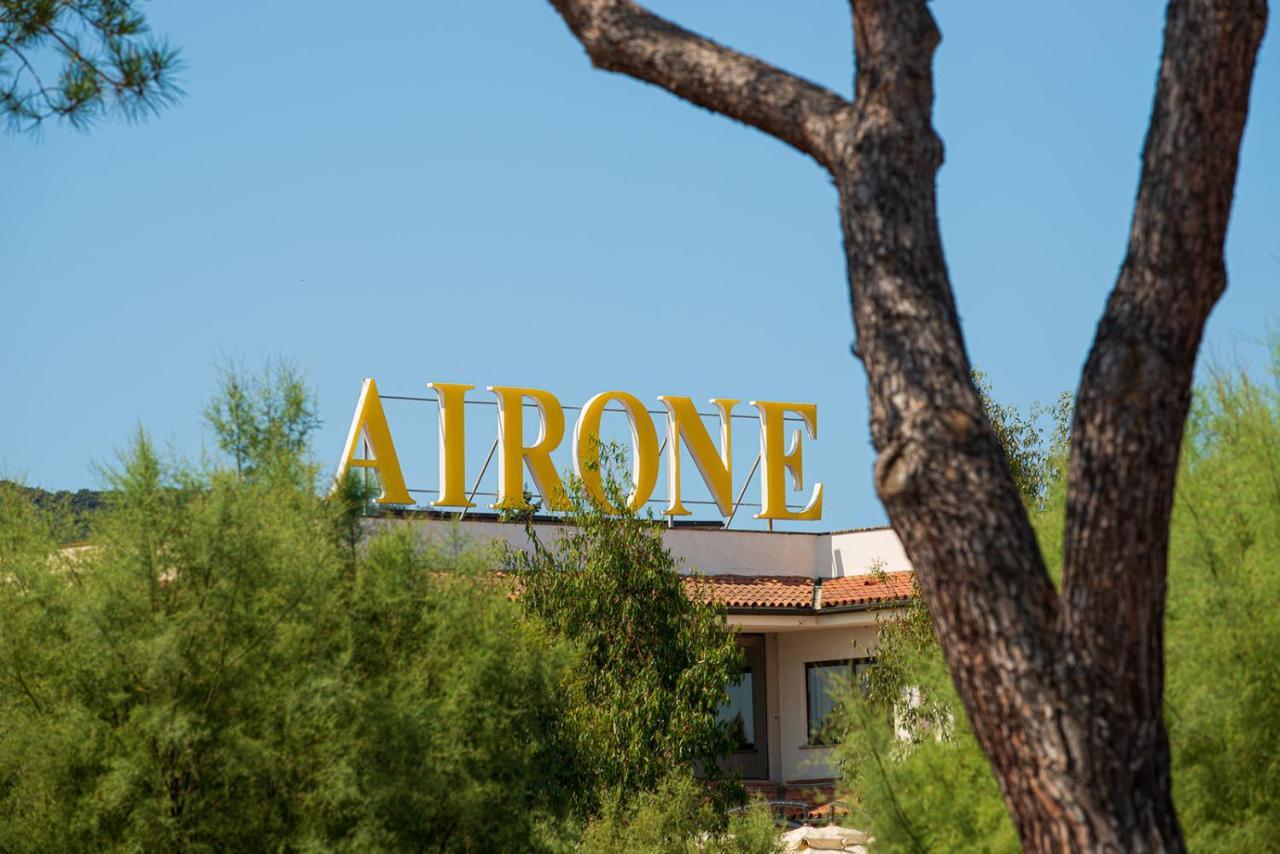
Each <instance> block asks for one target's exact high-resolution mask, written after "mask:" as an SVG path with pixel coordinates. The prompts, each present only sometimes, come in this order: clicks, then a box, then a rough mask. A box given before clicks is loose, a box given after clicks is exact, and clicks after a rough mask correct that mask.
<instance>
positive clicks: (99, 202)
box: [0, 0, 1280, 528]
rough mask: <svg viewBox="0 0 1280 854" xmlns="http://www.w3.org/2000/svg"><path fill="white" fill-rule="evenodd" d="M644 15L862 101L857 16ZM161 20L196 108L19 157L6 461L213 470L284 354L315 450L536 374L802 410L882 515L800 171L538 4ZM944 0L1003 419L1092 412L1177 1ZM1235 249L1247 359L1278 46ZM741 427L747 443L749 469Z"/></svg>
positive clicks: (839, 279) (51, 479)
mask: <svg viewBox="0 0 1280 854" xmlns="http://www.w3.org/2000/svg"><path fill="white" fill-rule="evenodd" d="M654 6H655V8H656V9H657V11H659V12H661V13H663V14H667V15H670V16H672V17H675V18H676V19H677V20H679V21H681V22H682V23H683V24H685V25H686V26H690V27H692V28H694V29H697V30H700V31H702V32H704V33H706V34H708V35H711V36H712V37H714V38H717V39H718V40H720V41H722V42H726V43H728V44H730V45H733V46H735V47H738V48H740V49H744V50H746V51H749V52H753V53H756V54H758V55H761V56H763V57H765V58H767V59H769V60H771V61H773V62H775V63H777V64H780V65H782V66H784V67H787V68H790V69H792V70H794V71H797V72H799V73H801V74H803V75H805V76H807V77H810V78H811V79H814V80H817V81H819V82H821V83H823V84H825V85H827V86H830V87H832V88H834V89H836V90H837V91H840V92H846V93H847V92H848V91H849V89H850V79H851V74H852V60H851V46H850V45H851V39H850V31H849V21H848V11H847V9H848V7H847V4H846V3H843V2H838V0H829V2H822V3H818V2H805V3H795V2H781V0H769V2H765V1H764V0H749V2H748V0H735V2H732V3H730V2H727V0H720V2H705V1H704V2H692V3H689V2H686V3H677V2H674V0H663V2H657V3H655V4H654ZM145 9H146V11H147V13H148V15H149V17H150V19H151V21H152V23H153V25H154V27H155V29H156V30H158V31H160V32H162V33H164V34H166V35H167V36H168V37H169V38H170V39H171V40H172V41H173V42H174V43H175V44H176V45H178V46H180V47H181V48H182V50H183V52H184V54H185V58H186V61H187V63H188V67H187V69H186V71H185V72H184V75H183V82H184V86H185V88H186V90H187V95H186V97H185V99H184V100H183V101H182V102H181V104H180V105H179V106H178V107H176V108H174V109H171V110H168V111H167V112H165V113H164V114H163V115H161V116H160V117H158V118H156V119H153V120H151V121H149V122H147V123H146V124H143V125H127V124H123V123H118V122H110V121H108V122H104V123H101V124H99V125H98V126H97V127H95V128H94V129H93V130H92V132H91V133H89V134H79V133H76V132H74V131H72V130H70V129H69V128H66V127H62V126H58V125H56V124H50V125H48V126H47V127H46V129H45V130H44V132H43V134H42V136H41V137H40V138H39V139H38V140H31V139H28V138H25V137H8V138H0V146H2V147H3V150H4V161H5V163H4V166H3V168H2V169H0V234H3V235H4V244H3V245H4V255H5V263H4V270H3V273H0V276H2V278H0V282H3V285H2V288H3V306H4V316H5V323H4V327H3V328H4V331H3V336H2V337H0V358H2V359H3V365H4V370H3V372H0V400H3V401H4V402H5V403H4V413H5V416H4V418H3V421H2V422H0V471H3V472H4V473H5V474H7V475H9V476H14V475H17V476H24V477H25V478H26V480H27V481H28V482H29V483H32V484H37V485H40V486H45V487H48V488H78V487H83V486H94V485H96V484H97V483H98V482H99V479H98V477H97V475H96V474H95V473H94V468H93V464H94V463H95V462H96V463H102V462H109V461H110V460H111V459H112V456H113V453H114V449H116V448H119V447H121V446H122V445H124V444H125V442H126V441H127V439H128V437H129V435H130V433H131V431H132V430H133V428H134V426H135V425H136V424H138V423H142V424H143V425H145V426H146V427H147V428H148V429H149V430H150V431H151V432H152V433H153V434H154V435H155V436H156V437H157V438H158V439H159V440H161V441H162V442H166V443H171V444H172V445H173V447H174V448H175V449H176V450H177V451H179V452H181V453H184V454H187V455H193V456H194V455H198V454H199V453H200V449H201V447H202V443H204V442H206V441H207V439H206V437H204V435H203V432H202V427H201V423H200V419H199V417H198V411H199V409H200V407H201V405H202V404H203V402H204V401H205V400H206V399H207V398H208V396H209V395H210V393H211V391H212V390H213V388H214V385H215V379H216V365H217V364H218V363H219V362H220V361H225V360H227V359H236V360H242V361H243V362H244V363H245V364H247V365H249V366H251V367H256V366H258V365H260V364H261V363H262V362H263V361H264V360H265V359H268V358H271V357H275V356H285V357H288V358H290V359H292V360H293V361H295V362H296V363H297V364H298V365H299V366H300V367H302V368H303V369H304V370H305V371H306V372H307V373H308V374H309V376H310V378H311V379H312V381H313V382H314V383H315V385H316V387H317V388H318V390H319V395H320V403H321V410H322V415H323V417H324V419H325V426H324V428H323V430H322V432H321V433H320V435H319V437H318V442H317V448H318V450H319V451H320V453H321V454H322V455H323V457H324V458H325V459H326V460H330V459H335V458H336V457H337V454H338V451H339V447H340V445H341V442H342V439H343V438H344V436H345V432H346V428H347V423H348V421H349V419H350V415H351V408H352V406H353V405H354V403H355V399H356V395H357V393H358V391H359V386H360V380H361V378H362V377H365V376H369V375H372V376H375V377H376V378H377V379H378V382H379V384H380V385H381V387H382V390H383V391H384V392H388V393H402V394H415V393H419V392H420V391H422V384H423V383H425V382H427V381H429V380H441V381H455V382H469V383H474V384H475V385H477V386H479V387H481V388H483V386H485V385H487V384H526V385H534V386H540V387H543V388H547V389H550V390H552V391H553V392H555V393H556V394H557V395H558V396H559V397H560V399H561V400H562V401H563V402H565V403H573V404H576V403H581V402H582V401H583V400H585V399H586V398H587V397H588V396H590V395H591V394H593V393H595V392H597V391H601V390H604V389H610V388H621V389H625V390H628V391H631V392H633V393H635V394H637V395H639V396H640V397H642V398H644V399H646V400H648V401H650V402H652V403H655V404H656V401H654V400H653V398H654V397H655V396H656V395H658V394H663V393H667V394H689V395H692V396H694V397H695V398H701V399H705V398H707V397H710V396H712V395H720V396H731V397H739V398H742V399H743V400H747V399H751V398H756V397H759V398H764V399H780V400H808V401H815V402H817V403H818V405H819V417H820V424H819V427H820V432H819V441H818V442H817V443H815V444H813V445H812V446H811V447H810V448H809V450H808V451H807V459H806V469H807V472H806V473H807V474H808V476H809V477H810V478H811V479H820V480H822V481H824V482H825V483H826V490H827V492H826V496H827V497H826V501H827V507H826V514H825V519H824V521H823V525H822V527H826V528H839V527H850V526H857V525H866V524H877V523H879V522H881V521H882V520H883V518H884V516H883V511H882V510H881V508H880V506H879V504H878V502H877V500H876V498H875V495H874V492H873V489H872V487H871V481H870V472H871V466H872V462H873V454H872V451H871V448H870V444H869V440H868V433H867V425H866V404H865V388H864V379H863V376H862V372H861V368H860V366H858V365H857V364H856V363H855V362H854V361H853V360H852V359H851V358H850V356H849V345H850V343H851V341H852V327H851V324H850V320H849V313H848V297H847V291H846V286H845V281H844V272H843V260H842V255H841V248H840V243H839V233H838V227H837V221H836V199H835V194H834V191H833V190H832V188H831V186H830V183H829V181H828V180H827V178H826V177H825V175H824V174H823V173H822V172H821V171H820V170H819V168H818V167H817V166H815V165H814V164H813V163H811V162H810V161H808V160H807V159H806V158H804V157H803V156H801V155H799V154H797V153H795V152H793V151H791V150H790V149H789V148H787V147H785V146H784V145H782V144H781V143H778V142H775V141H774V140H772V139H769V138H767V137H765V136H764V135H762V134H759V133H757V132H755V131H753V130H749V129H746V128H744V127H741V126H738V125H735V124H734V123H732V122H730V121H728V120H725V119H723V118H720V117H717V116H713V115H711V114H709V113H706V112H703V111H701V110H698V109H696V108H694V107H691V106H689V105H688V104H685V103H683V102H680V101H678V100H676V99H675V98H673V97H671V96H670V95H668V94H666V93H664V92H661V91H659V90H656V89H654V88H651V87H648V86H645V85H642V84H639V83H636V82H634V81H631V80H629V79H625V78H622V77H619V76H615V75H608V74H605V73H602V72H598V71H595V70H593V69H591V67H590V65H589V63H588V62H587V60H586V58H585V56H584V54H583V52H582V50H581V48H580V47H579V46H578V45H577V44H576V42H574V41H573V40H572V39H571V38H570V36H569V35H568V33H567V31H566V29H565V27H564V25H563V24H562V23H561V21H560V20H559V18H558V17H557V16H556V15H555V14H554V12H553V11H552V10H551V8H550V7H549V6H548V5H547V4H546V3H545V2H541V0H500V2H491V3H475V2H468V3H445V2H433V3H379V4H353V3H349V2H343V3H335V2H307V3H302V2H283V0H280V2H271V3H243V2H224V3H192V2H178V0H161V2H154V3H151V4H147V5H146V6H145ZM933 9H934V12H935V14H936V15H937V17H938V19H939V24H940V27H941V29H942V32H943V43H942V46H941V48H940V50H939V52H938V55H937V61H936V75H937V105H936V117H935V123H936V125H937V127H938V129H939V131H940V133H941V135H942V137H943V139H944V141H945V143H946V151H947V155H946V165H945V166H944V167H943V169H942V172H941V175H940V178H939V184H940V204H941V220H942V229H943V236H944V240H945V244H946V248H947V252H948V257H949V262H950V268H951V274H952V281H953V283H954V286H955V289H956V292H957V295H958V299H959V304H960V309H961V313H962V316H963V321H964V327H965V333H966V335H967V338H968V344H969V349H970V354H971V356H972V358H973V361H974V363H975V364H976V365H978V366H980V367H981V368H982V369H984V370H985V371H987V372H988V373H989V374H990V376H991V378H992V381H993V383H994V385H995V387H996V390H997V394H998V396H999V397H1001V398H1002V399H1004V400H1007V401H1010V402H1014V403H1018V404H1023V405H1025V404H1027V403H1029V402H1030V401H1032V400H1036V399H1041V400H1049V399H1051V398H1053V397H1054V396H1055V395H1056V393H1057V392H1058V391H1060V390H1062V389H1074V387H1075V385H1076V383H1077V380H1078V377H1079V372H1080V368H1081V365H1082V362H1083V359H1084V356H1085V353H1086V351H1087V347H1088V344H1089V341H1090V339H1091V337H1092V334H1093V329H1094V326H1095V324H1096V322H1097V318H1098V316H1099V314H1100V312H1101V310H1102V306H1103V303H1104V300H1105V296H1106V294H1107V292H1108V290H1109V289H1110V287H1111V285H1112V283H1113V281H1114V277H1115V274H1116V271H1117V269H1118V266H1119V263H1120V260H1121V258H1122V255H1123V251H1124V246H1125V241H1126V237H1127V226H1128V220H1129V215H1130V209H1131V205H1132V198H1133V193H1134V189H1135V185H1136V179H1137V173H1138V165H1139V163H1138V157H1139V152H1140V149H1141V144H1142V136H1143V133H1144V130H1145V127H1146V123H1147V118H1148V114H1149V110H1150V104H1151V97H1152V91H1153V84H1154V80H1155V72H1156V67H1157V59H1158V54H1159V46H1160V30H1161V26H1162V17H1163V7H1162V5H1161V4H1157V3H1154V2H1132V3H1116V2H1098V0H1091V2H1079V3H1073V4H1065V5H1064V4H1037V3H1025V2H1013V0H1006V2H989V3H980V4H974V3H961V2H957V0H940V2H936V3H934V4H933ZM1274 29H1275V26H1274V24H1273V26H1272V30H1273V31H1274ZM1228 262H1229V269H1230V276H1231V283H1230V289H1229V291H1228V293H1227V295H1226V297H1225V299H1224V300H1223V302H1222V303H1221V304H1220V306H1219V308H1218V309H1217V311H1216V312H1215V313H1214V315H1213V318H1212V321H1211V322H1210V325H1209V332H1208V339H1207V340H1208V348H1209V349H1210V350H1212V351H1215V352H1217V353H1218V354H1220V355H1222V356H1227V357H1230V356H1233V355H1236V356H1238V357H1239V358H1242V359H1245V360H1246V361H1252V362H1254V363H1256V362H1257V361H1258V360H1259V359H1260V358H1261V357H1260V350H1259V349H1258V348H1257V347H1256V346H1255V343H1254V342H1256V341H1257V340H1258V339H1260V338H1261V337H1262V336H1263V335H1264V334H1265V331H1266V327H1267V325H1268V323H1270V322H1275V321H1277V320H1280V296H1278V295H1277V293H1278V289H1277V284H1280V49H1277V45H1276V37H1275V34H1274V32H1272V34H1271V35H1270V36H1269V37H1268V39H1267V41H1266V42H1265V43H1264V45H1263V49H1262V53H1261V58H1260V63H1259V67H1258V74H1257V79H1256V82H1255V85H1254V94H1253V107H1252V112H1251V115H1250V118H1249V126H1248V129H1247V132H1246V135H1245V143H1244V152H1243V160H1242V165H1241V170H1240V177H1239V182H1238V185H1237V191H1236V204H1235V211H1234V214H1233V219H1232V227H1231V234H1230V239H1229V242H1228ZM477 394H479V395H481V396H483V392H482V391H481V392H479V393H477ZM476 409H479V408H476ZM389 415H390V416H391V417H392V426H393V429H394V430H395V431H396V438H397V441H398V442H401V443H402V444H405V445H407V446H409V447H407V448H406V449H402V451H401V453H402V455H403V456H404V457H405V458H406V459H405V467H406V469H407V471H406V474H407V476H408V479H409V480H410V485H411V486H414V485H426V486H434V473H433V472H434V463H433V460H432V459H431V457H432V456H433V453H432V451H433V450H434V449H433V447H432V446H433V444H434V438H432V437H430V436H428V433H429V431H430V429H431V427H432V418H433V415H432V414H431V413H430V412H424V411H422V410H413V409H409V410H404V409H389ZM471 417H472V419H473V420H478V419H480V418H488V417H489V415H488V413H487V412H480V413H479V414H477V415H473V416H471ZM402 425H403V426H402ZM473 429H475V430H478V431H480V434H481V435H482V438H483V435H485V434H491V431H492V427H491V425H488V424H473ZM410 434H412V435H410ZM402 436H403V438H402ZM755 442H756V439H755V432H754V430H753V429H752V428H751V425H750V424H749V423H744V424H743V425H742V426H740V427H739V430H738V432H737V435H736V445H737V448H738V454H737V456H738V458H739V467H740V468H741V467H744V466H745V465H747V464H749V463H750V459H751V456H752V454H753V452H754V446H755ZM415 443H416V444H415ZM477 452H478V453H479V455H480V456H483V452H484V448H483V447H481V448H478V449H474V448H473V450H472V453H471V457H472V458H473V462H472V466H473V469H472V471H473V472H474V470H475V466H477V465H478V461H477V460H475V459H474V458H475V457H476V455H477ZM753 492H754V490H753Z"/></svg>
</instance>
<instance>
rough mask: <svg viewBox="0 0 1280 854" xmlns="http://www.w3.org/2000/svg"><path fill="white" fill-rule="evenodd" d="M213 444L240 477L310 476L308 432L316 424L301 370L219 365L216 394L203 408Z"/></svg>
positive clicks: (279, 366) (314, 408)
mask: <svg viewBox="0 0 1280 854" xmlns="http://www.w3.org/2000/svg"><path fill="white" fill-rule="evenodd" d="M204 417H205V423H206V424H208V426H209V428H210V429H212V430H213V433H214V436H215V438H216V439H217V442H218V448H219V449H220V450H221V451H222V452H223V453H225V454H226V455H227V456H228V457H230V458H231V460H232V461H233V462H234V463H235V467H236V471H237V472H238V473H240V474H242V475H246V476H254V475H263V476H282V477H285V478H286V479H304V478H307V477H311V476H314V473H315V472H314V468H313V467H308V466H307V464H306V451H307V447H308V441H309V440H310V437H311V434H312V433H314V432H315V431H316V430H317V429H318V428H319V427H320V416H319V414H318V410H317V406H316V399H315V394H314V393H313V392H312V391H311V390H310V389H308V387H307V384H306V380H305V378H304V377H303V376H302V374H301V373H300V372H299V371H298V370H297V369H296V368H294V367H293V366H292V365H290V364H289V363H287V362H277V363H275V364H274V365H271V366H269V367H267V368H266V369H264V370H263V372H262V373H261V374H260V375H259V376H257V377H249V376H247V375H246V374H245V373H244V371H243V370H240V369H236V368H230V367H224V368H223V369H222V370H221V374H220V377H219V388H218V394H217V396H216V397H215V398H214V399H213V401H212V402H211V403H210V404H209V405H208V406H207V407H205V411H204Z"/></svg>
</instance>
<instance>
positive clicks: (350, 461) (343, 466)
mask: <svg viewBox="0 0 1280 854" xmlns="http://www.w3.org/2000/svg"><path fill="white" fill-rule="evenodd" d="M362 434H363V435H364V438H365V440H366V441H367V442H368V443H369V451H372V452H373V458H372V459H366V458H359V459H357V458H356V443H357V442H359V441H360V436H361V435H362ZM352 466H354V467H356V468H369V469H373V470H374V471H376V472H377V473H378V483H379V485H381V487H382V495H381V496H379V497H378V503H379V504H412V503H413V499H412V498H410V497H409V491H408V490H407V489H405V487H404V475H403V474H401V473H400V461H399V460H398V459H396V446H395V444H394V443H392V441H391V430H390V429H389V428H388V427H387V416H386V415H384V414H383V412H382V401H381V400H380V399H379V398H378V386H377V385H376V384H375V383H374V381H373V378H372V377H370V378H369V379H367V380H365V381H364V386H363V387H362V388H361V389H360V402H359V403H357V404H356V414H355V415H354V416H353V417H352V419H351V429H350V430H349V431H348V432H347V444H346V447H344V448H343V449H342V461H341V462H340V463H338V474H337V479H338V480H342V477H343V476H344V475H345V474H346V473H347V469H348V468H350V467H352Z"/></svg>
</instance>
